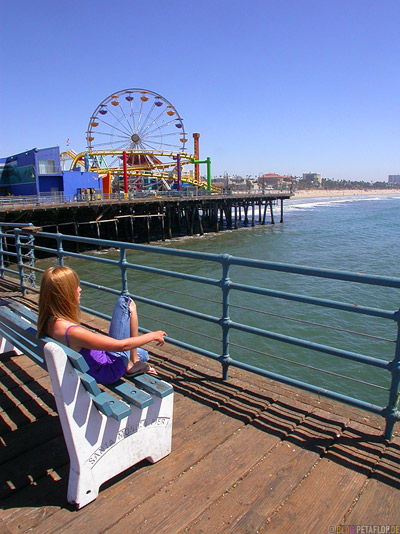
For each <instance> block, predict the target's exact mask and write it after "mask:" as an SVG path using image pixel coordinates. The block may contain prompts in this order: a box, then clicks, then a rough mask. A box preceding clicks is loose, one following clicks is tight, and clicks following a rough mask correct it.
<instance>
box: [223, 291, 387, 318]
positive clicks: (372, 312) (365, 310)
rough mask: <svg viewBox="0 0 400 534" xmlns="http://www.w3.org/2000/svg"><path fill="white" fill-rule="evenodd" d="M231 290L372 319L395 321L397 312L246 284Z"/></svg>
mask: <svg viewBox="0 0 400 534" xmlns="http://www.w3.org/2000/svg"><path fill="white" fill-rule="evenodd" d="M229 287H230V289H236V290H238V291H244V292H246V293H253V294H256V295H264V296H267V297H274V298H278V299H283V300H291V301H294V302H302V303H303V304H312V305H314V306H322V307H325V308H334V309H336V310H342V311H347V312H351V313H360V314H362V315H369V316H371V317H381V318H383V319H393V320H395V312H392V311H388V310H380V309H377V308H369V307H366V306H358V305H354V304H346V303H343V302H338V301H335V300H327V299H320V298H317V297H305V296H303V295H297V294H295V293H286V292H284V291H276V290H273V289H265V288H263V287H253V286H248V285H246V284H235V283H232V282H231V283H230V284H229Z"/></svg>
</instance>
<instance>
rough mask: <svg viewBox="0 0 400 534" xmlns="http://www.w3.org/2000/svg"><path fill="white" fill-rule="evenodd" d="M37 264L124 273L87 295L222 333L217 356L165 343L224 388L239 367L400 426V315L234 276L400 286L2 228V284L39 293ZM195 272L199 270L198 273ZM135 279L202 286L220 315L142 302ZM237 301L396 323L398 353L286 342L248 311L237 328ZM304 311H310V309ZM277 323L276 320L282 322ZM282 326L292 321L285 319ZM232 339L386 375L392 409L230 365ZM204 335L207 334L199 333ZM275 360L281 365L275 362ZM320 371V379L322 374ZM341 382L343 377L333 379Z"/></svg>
mask: <svg viewBox="0 0 400 534" xmlns="http://www.w3.org/2000/svg"><path fill="white" fill-rule="evenodd" d="M79 247H80V250H84V249H85V250H86V252H83V253H82V252H80V251H77V248H79ZM90 247H92V248H94V249H97V248H110V247H111V248H112V249H116V250H118V251H119V255H118V257H116V258H112V257H104V256H99V255H96V254H92V253H90V252H87V250H88V249H89V248H90ZM132 252H135V253H141V254H145V255H146V257H148V255H150V257H152V255H157V257H160V256H161V257H162V256H172V257H174V259H175V260H176V262H177V261H178V260H180V261H189V260H190V261H191V262H193V265H194V266H199V267H200V266H201V265H202V263H203V262H207V263H210V262H211V263H212V264H213V265H214V266H215V269H214V271H213V272H216V273H219V274H217V275H216V276H214V277H210V276H200V275H198V274H193V272H182V271H179V270H177V269H174V270H172V269H166V268H161V267H160V266H154V265H151V264H150V263H151V262H149V264H147V265H145V264H143V262H142V261H140V262H132V261H131V260H130V256H129V254H130V253H132ZM40 256H51V257H56V258H57V262H58V263H59V264H60V265H63V264H64V261H65V260H66V259H68V258H70V259H73V260H74V261H75V262H78V264H81V263H82V264H85V265H89V264H91V263H93V262H94V263H96V264H98V265H103V266H104V268H107V269H109V270H110V269H111V271H112V272H113V273H114V277H115V274H116V273H119V274H118V283H117V284H115V283H114V284H113V285H114V287H111V286H110V285H105V284H104V285H103V284H99V283H96V282H95V281H93V280H90V279H87V278H82V277H81V284H82V285H84V286H85V287H87V288H90V290H91V291H92V292H93V294H103V295H104V294H110V295H115V296H118V295H120V294H121V293H123V294H126V295H130V296H132V297H133V298H134V299H135V300H136V301H138V302H142V303H143V304H146V305H148V306H151V307H155V308H156V309H158V310H163V311H164V312H167V314H166V315H168V313H174V314H178V315H180V316H182V315H184V316H185V317H190V318H192V319H193V320H194V324H200V323H202V324H204V323H205V324H207V325H209V327H210V328H212V329H213V330H215V329H217V330H218V331H219V332H220V334H219V337H218V336H217V337H216V338H215V337H214V338H213V339H214V340H215V339H216V340H218V341H219V342H220V347H221V350H220V351H216V350H209V349H207V348H204V347H202V346H200V345H199V344H196V345H195V344H193V343H189V342H188V341H187V340H186V341H184V340H183V339H182V338H180V337H178V336H176V337H168V342H169V343H171V344H173V345H176V346H178V347H181V348H184V349H187V350H190V351H193V352H197V353H199V354H202V355H203V356H206V357H208V358H211V359H213V360H217V361H219V362H220V363H221V366H222V376H223V379H224V380H227V379H228V372H229V368H230V367H231V366H232V367H237V368H240V369H244V370H246V371H250V372H252V373H256V374H258V375H261V376H265V377H268V378H270V379H272V380H276V381H278V382H281V383H284V384H288V385H291V386H295V387H298V388H301V389H304V390H306V391H309V392H312V393H316V394H318V395H320V396H325V397H328V398H331V399H334V400H337V401H341V402H344V403H346V404H349V405H352V406H355V407H357V408H361V409H364V410H366V411H368V412H371V413H375V414H378V415H380V416H382V417H384V418H385V420H386V428H385V438H386V439H390V438H391V436H392V432H393V427H394V424H395V422H396V421H399V420H400V412H399V410H398V402H399V382H400V333H399V323H400V310H398V309H396V310H394V311H393V310H385V309H380V308H376V307H373V306H366V305H355V304H354V303H346V302H340V301H336V300H331V299H327V298H318V297H314V296H310V295H301V294H296V293H292V292H287V291H280V290H277V289H275V288H267V287H260V286H256V285H250V284H243V283H239V282H238V281H236V278H237V277H236V275H235V274H233V271H234V270H235V272H237V268H239V269H241V270H243V269H255V270H257V271H262V272H276V273H289V274H293V275H299V276H305V277H313V278H316V279H318V278H320V279H324V280H326V281H327V280H335V281H340V282H355V283H357V284H360V285H362V286H373V287H374V288H376V289H379V288H390V289H391V290H393V291H394V292H395V290H398V289H400V278H392V277H385V276H371V275H366V274H360V273H352V272H346V271H337V270H330V269H318V268H312V267H304V266H299V265H288V264H282V263H273V262H267V261H259V260H251V259H245V258H239V257H234V256H231V255H229V254H207V253H201V252H194V251H188V250H176V249H171V248H168V247H155V246H148V245H138V244H130V243H124V242H119V241H109V240H107V241H106V240H100V239H94V238H86V237H77V236H69V235H64V234H52V233H46V232H36V233H34V232H33V231H30V230H29V228H26V227H25V228H22V227H15V225H7V224H5V223H0V276H1V277H4V276H5V275H9V276H11V277H17V278H18V279H19V283H20V288H21V292H22V293H23V294H24V293H25V292H26V291H27V289H29V288H30V289H33V290H37V288H35V286H36V275H38V276H40V273H41V272H43V269H41V268H40V267H38V264H39V263H40V262H39V261H38V260H37V258H38V257H40ZM35 258H36V259H35ZM141 259H142V257H141ZM156 265H158V264H156ZM192 270H196V269H195V268H194V269H192ZM131 272H140V273H142V274H143V275H144V274H147V275H152V276H153V275H154V276H160V277H162V279H163V280H166V281H168V280H170V279H175V280H176V279H178V280H182V281H185V282H186V283H189V284H193V285H195V284H201V287H203V288H204V291H206V288H212V289H213V291H214V292H217V294H219V295H220V299H219V300H218V301H215V300H213V301H212V303H213V304H212V308H213V309H214V310H215V309H218V310H219V311H218V313H215V312H214V313H205V312H204V311H199V310H197V309H195V306H192V307H187V306H182V302H180V300H185V299H184V298H183V296H184V293H181V297H179V296H178V302H177V303H176V302H172V303H171V302H167V301H166V300H165V299H164V300H162V299H160V298H159V299H157V298H155V297H154V296H153V295H151V296H144V295H140V294H137V291H136V292H135V293H131V292H130V288H129V276H128V273H131ZM167 285H168V284H167V283H165V284H164V286H163V287H164V289H165V288H166V287H167ZM175 293H178V292H175ZM233 293H234V294H236V295H237V294H243V295H244V296H246V298H247V299H251V298H252V296H257V298H261V299H263V298H269V297H272V298H274V299H278V300H283V301H285V302H289V301H290V302H296V303H300V304H301V305H312V306H316V307H318V308H321V309H324V308H325V309H333V310H339V311H341V312H346V313H349V314H356V315H357V316H359V317H364V318H373V319H379V320H385V321H390V322H392V323H394V326H395V328H396V339H395V340H392V341H393V347H394V349H393V352H392V354H391V355H390V356H389V357H388V359H382V358H377V357H374V356H368V355H366V354H362V353H359V352H355V351H350V350H345V349H343V348H340V347H334V346H331V345H326V344H324V343H321V342H316V341H310V340H308V339H303V338H301V337H295V336H289V335H286V334H283V333H280V332H278V331H276V330H270V329H266V328H261V327H259V326H254V324H252V321H251V320H250V319H251V315H252V313H253V312H255V311H259V312H260V313H265V314H269V315H273V314H272V313H269V312H268V311H265V310H264V311H262V310H261V311H260V310H254V309H253V310H252V309H250V308H247V309H248V310H249V313H248V314H247V315H248V319H247V320H246V321H244V320H240V321H235V320H232V318H231V311H232V309H233V308H239V307H240V306H238V305H237V304H232V303H231V302H230V298H231V295H232V294H233ZM178 295H179V293H178ZM200 298H201V297H200ZM396 298H397V296H396ZM175 300H176V299H175ZM204 300H207V299H204ZM100 301H102V299H100V298H98V300H97V302H100ZM185 302H186V301H185ZM304 307H305V308H306V306H304ZM82 309H83V310H84V311H87V312H89V313H92V314H93V315H95V316H98V317H102V318H105V319H108V320H109V319H110V316H109V315H108V314H106V313H104V311H102V310H101V309H99V307H97V308H96V307H94V308H91V307H85V306H82ZM275 316H276V317H279V316H278V315H275ZM284 318H285V319H288V317H284ZM294 320H297V321H301V322H305V323H307V321H306V320H303V319H294ZM308 324H310V325H315V323H312V322H309V323H308ZM318 326H324V325H318ZM327 328H329V327H327ZM141 331H142V332H147V331H149V330H148V329H144V328H142V329H141ZM233 332H235V333H241V334H243V335H252V336H255V337H256V339H259V340H260V342H261V340H262V339H268V340H272V341H277V342H280V343H283V344H284V346H295V347H300V348H302V349H306V350H307V351H314V352H317V353H320V354H326V355H330V356H334V357H337V358H341V359H343V360H344V361H346V360H347V361H351V362H356V364H359V365H367V366H372V367H374V368H375V369H377V370H381V371H379V372H380V373H382V372H383V373H385V374H386V375H388V378H390V386H389V387H388V388H386V389H387V394H388V400H387V403H386V404H385V405H384V406H381V405H378V404H376V403H371V402H367V401H365V400H362V399H360V398H357V396H355V395H354V396H351V395H346V394H343V393H341V392H339V391H334V390H333V389H327V388H325V387H322V386H321V385H316V384H312V383H308V382H306V381H304V380H299V379H296V378H293V377H291V376H287V375H285V374H282V373H277V372H274V371H271V370H270V369H265V368H261V367H258V366H254V365H251V364H249V363H246V362H243V361H239V360H238V359H235V358H232V356H231V349H232V347H236V346H237V345H236V344H235V343H232V342H231V340H230V336H231V334H232V333H233ZM199 335H202V334H201V333H200V334H199ZM203 335H205V337H206V338H207V337H210V336H207V335H206V334H203ZM360 335H363V334H360ZM364 335H368V334H364ZM369 337H371V338H373V337H374V336H372V335H370V336H369ZM376 339H377V338H376ZM386 341H387V340H386ZM242 348H243V347H242ZM256 352H257V351H256ZM278 359H284V358H282V357H278ZM286 361H287V360H286ZM292 363H293V362H292ZM300 365H302V364H300ZM318 370H320V371H321V369H318ZM289 374H290V373H289ZM330 374H334V373H330ZM336 376H341V375H339V374H336ZM349 379H351V377H349ZM377 387H379V386H377ZM381 389H385V388H381Z"/></svg>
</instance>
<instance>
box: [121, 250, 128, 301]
mask: <svg viewBox="0 0 400 534" xmlns="http://www.w3.org/2000/svg"><path fill="white" fill-rule="evenodd" d="M126 263H127V261H126V249H125V247H121V248H120V260H119V268H120V270H121V284H122V293H121V294H122V295H128V293H129V291H128V276H127V274H126Z"/></svg>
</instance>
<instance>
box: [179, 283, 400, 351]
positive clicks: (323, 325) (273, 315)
mask: <svg viewBox="0 0 400 534" xmlns="http://www.w3.org/2000/svg"><path fill="white" fill-rule="evenodd" d="M183 294H184V293H183ZM198 298H200V297H198ZM203 300H207V299H203ZM217 304H218V303H217ZM230 308H238V309H240V310H246V311H251V312H255V313H259V314H261V315H268V316H269V317H278V318H279V319H287V320H288V321H294V322H296V323H302V324H308V325H310V326H318V327H320V328H327V329H329V330H335V331H336V332H344V333H345V334H354V335H355V336H360V337H368V338H371V339H376V340H377V341H387V342H389V343H396V340H395V339H389V338H386V337H381V336H373V335H371V334H365V333H364V332H357V331H355V330H347V329H346V328H339V327H338V326H331V325H329V324H322V323H314V322H312V321H306V320H304V319H298V318H297V317H289V316H288V315H281V314H279V313H272V312H267V311H264V310H257V309H256V308H247V307H246V306H240V305H239V304H230Z"/></svg>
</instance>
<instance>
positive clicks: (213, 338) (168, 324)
mask: <svg viewBox="0 0 400 534" xmlns="http://www.w3.org/2000/svg"><path fill="white" fill-rule="evenodd" d="M140 318H141V319H149V320H150V321H157V323H162V324H165V325H167V326H171V327H172V328H177V329H178V330H183V331H184V332H189V333H190V334H195V335H196V336H200V337H203V338H206V339H211V340H212V341H216V342H218V343H221V342H222V341H221V339H220V338H218V337H215V336H209V335H207V334H204V333H203V332H197V331H196V330H191V329H190V328H185V327H184V326H180V325H178V324H174V323H169V322H168V321H166V320H165V319H160V318H159V317H157V318H155V317H150V315H146V314H144V313H141V314H140ZM230 344H232V343H230Z"/></svg>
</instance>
